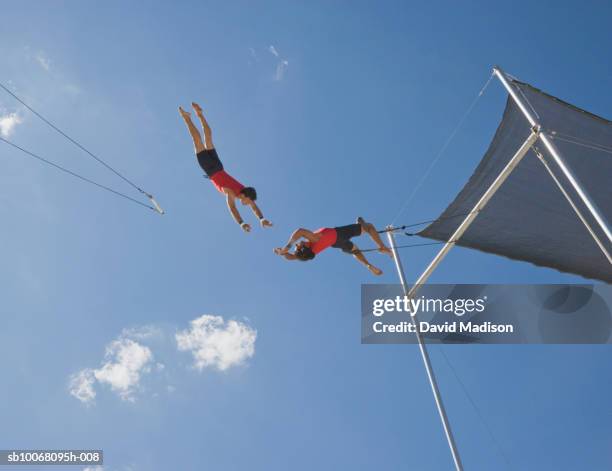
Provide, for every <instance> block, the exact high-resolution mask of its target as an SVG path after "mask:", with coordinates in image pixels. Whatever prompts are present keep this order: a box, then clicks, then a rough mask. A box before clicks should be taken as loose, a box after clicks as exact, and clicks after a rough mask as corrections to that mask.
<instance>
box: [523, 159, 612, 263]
mask: <svg viewBox="0 0 612 471" xmlns="http://www.w3.org/2000/svg"><path fill="white" fill-rule="evenodd" d="M533 151H534V152H535V154H536V155H537V156H538V159H539V160H540V162H542V165H544V167H545V168H546V170H547V171H548V174H549V175H550V177H551V178H552V179H553V180H554V182H555V183H556V184H557V187H559V190H561V193H563V196H565V199H566V200H567V202H568V203H569V204H570V206H571V207H572V208H573V210H574V212H575V213H576V215H577V216H578V217H579V218H580V220H581V221H582V224H584V225H585V227H586V228H587V229H588V231H589V232H590V233H591V236H592V237H593V239H595V242H596V243H597V245H598V246H599V248H600V249H601V251H602V252H603V253H604V255H605V256H606V258H607V259H608V262H610V264H612V256H610V252H608V249H606V247H605V246H604V244H603V242H602V241H601V240H600V239H599V237H598V236H597V234H595V231H594V230H593V228H592V227H591V225H590V224H589V222H588V221H587V220H586V218H585V217H584V215H583V214H582V212H581V211H580V209H578V206H576V203H574V200H573V199H572V197H571V196H570V195H569V193H568V192H567V191H566V190H565V188H564V187H563V184H562V183H561V182H560V181H559V179H558V178H557V176H556V175H555V173H554V172H553V170H552V168H550V165H548V162H546V159H545V158H544V156H543V155H542V153H541V152H540V151H539V150H537V149H536V148H534V149H533Z"/></svg>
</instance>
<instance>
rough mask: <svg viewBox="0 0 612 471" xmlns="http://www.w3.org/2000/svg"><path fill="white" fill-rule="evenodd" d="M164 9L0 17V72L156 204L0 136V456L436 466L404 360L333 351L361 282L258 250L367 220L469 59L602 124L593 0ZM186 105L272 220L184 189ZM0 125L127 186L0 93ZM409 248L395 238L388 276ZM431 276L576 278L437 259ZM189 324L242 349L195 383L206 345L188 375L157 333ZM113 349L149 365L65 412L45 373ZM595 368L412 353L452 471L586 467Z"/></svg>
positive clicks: (602, 403)
mask: <svg viewBox="0 0 612 471" xmlns="http://www.w3.org/2000/svg"><path fill="white" fill-rule="evenodd" d="M176 3H177V2H147V3H139V4H136V3H126V2H104V4H102V3H93V2H53V3H52V4H51V3H46V2H11V3H7V4H5V5H3V9H2V20H3V21H2V23H3V26H2V30H1V31H0V53H1V57H2V68H1V70H0V81H2V82H3V83H9V84H11V86H13V87H14V89H15V90H16V91H17V92H18V93H19V94H20V95H21V96H22V97H24V98H25V99H27V100H28V101H29V102H30V103H31V104H32V105H33V106H35V107H36V108H37V109H39V110H40V111H41V112H43V113H44V114H45V115H46V116H48V117H49V118H50V119H52V120H53V121H55V122H56V123H58V124H60V125H61V127H62V128H64V129H65V130H67V131H68V132H69V133H70V134H72V135H74V136H76V137H78V138H79V140H81V141H82V142H83V143H85V144H86V145H87V146H88V147H89V148H91V149H92V150H94V151H95V152H96V153H97V154H99V155H101V156H104V157H105V158H106V160H108V162H109V163H111V164H112V165H114V166H116V167H117V168H119V169H121V170H122V171H123V172H124V173H125V174H126V175H128V176H129V177H131V178H133V179H134V180H135V181H137V182H138V183H139V184H140V185H142V186H143V187H144V188H145V189H146V190H148V191H150V192H152V193H154V194H155V195H156V197H157V198H158V200H159V201H160V203H161V204H162V205H163V206H164V208H165V209H166V211H167V214H166V215H165V216H163V217H159V216H156V215H155V214H154V213H152V212H150V211H148V210H143V209H141V208H139V207H137V206H132V205H130V204H129V203H126V202H124V201H122V200H121V199H118V198H116V197H114V196H112V195H109V194H105V193H103V192H100V191H99V190H97V189H95V188H91V187H89V186H86V185H84V184H82V183H81V182H78V181H76V180H73V179H71V178H70V177H67V176H64V175H62V174H58V173H56V172H55V171H54V170H52V169H49V168H47V167H44V166H41V165H40V164H39V163H38V162H35V161H32V160H30V159H28V158H26V157H24V156H22V155H21V154H19V153H17V152H16V151H13V150H11V149H10V148H8V147H6V146H5V145H3V146H2V147H0V166H1V167H0V201H1V204H0V214H1V215H2V219H3V228H4V230H3V231H2V236H1V240H2V246H3V263H2V267H3V268H2V269H0V284H1V285H2V286H3V288H4V289H3V296H2V304H1V306H2V319H3V329H2V330H1V331H0V369H1V371H2V373H3V381H2V388H1V392H0V402H1V404H2V406H0V422H1V423H2V424H3V425H4V426H3V427H0V445H1V447H2V448H12V447H16V448H101V449H104V451H105V453H106V465H105V468H104V469H105V471H127V470H131V471H140V470H147V471H151V470H153V471H154V470H166V469H182V470H201V469H225V470H238V469H241V470H242V469H251V470H260V469H261V470H270V469H287V468H291V469H294V470H302V469H304V470H307V469H308V470H310V469H313V468H315V469H363V470H374V469H385V470H396V469H397V470H399V469H414V470H442V469H450V467H451V459H450V455H449V453H448V450H447V448H446V443H445V440H444V436H443V433H442V429H441V426H440V423H439V420H438V418H437V414H436V410H435V407H434V403H433V400H432V397H431V393H430V390H429V386H428V384H427V382H426V379H425V375H424V371H423V368H422V365H421V362H420V358H419V356H418V351H417V349H416V347H414V346H365V345H361V344H360V331H359V330H360V306H359V303H360V299H359V292H360V291H359V290H360V284H361V283H364V282H372V281H374V279H373V278H371V276H370V275H369V273H368V272H367V271H366V270H365V269H363V268H362V267H360V266H359V265H357V263H355V262H354V261H352V260H351V259H349V258H348V257H346V256H344V255H343V254H341V253H329V254H325V256H322V257H320V259H319V260H317V261H316V262H312V263H309V264H300V265H297V264H291V263H286V262H284V261H283V260H281V259H280V258H278V257H274V256H273V254H272V247H274V246H277V245H280V243H281V242H284V241H285V240H286V238H287V237H288V235H289V233H290V232H291V231H292V230H293V229H294V228H296V227H299V226H304V227H310V228H313V229H314V228H317V227H321V226H333V225H342V224H346V223H350V222H352V221H353V220H354V219H355V218H356V216H358V215H362V216H364V217H365V218H366V219H369V220H371V221H372V222H374V223H375V224H378V225H381V226H382V225H385V224H387V223H389V222H390V221H391V220H392V219H393V218H394V217H395V216H396V215H397V212H398V211H399V209H400V208H401V206H402V203H403V201H404V200H405V199H406V197H407V195H408V194H409V193H410V191H411V187H412V185H414V184H415V182H416V181H418V179H419V178H420V176H421V175H422V174H423V172H424V171H425V170H426V169H427V166H428V164H429V162H430V161H431V159H432V157H433V156H434V155H435V154H436V153H437V152H438V150H439V149H440V147H441V145H442V144H443V143H444V141H445V140H446V138H447V136H448V135H449V134H450V133H451V131H452V130H453V128H454V127H455V125H456V123H457V122H458V120H459V119H460V117H461V115H462V114H463V112H464V111H465V109H466V108H467V107H468V106H469V104H470V103H471V101H472V100H473V99H474V97H475V96H476V94H477V93H478V91H479V90H480V88H481V87H482V85H483V84H484V82H485V81H486V79H487V77H488V76H489V74H490V70H491V67H492V66H493V65H494V64H499V65H501V66H502V67H504V68H505V69H506V70H507V71H509V72H511V73H512V74H513V75H515V76H517V77H519V78H521V79H523V80H525V81H528V82H530V83H532V84H533V85H535V86H537V87H539V88H543V89H545V90H546V91H548V92H550V93H552V94H554V95H556V96H559V97H561V98H563V99H565V100H568V101H570V102H572V103H574V104H576V105H578V106H581V107H584V108H586V109H588V110H590V111H592V112H594V113H597V114H601V115H603V116H607V117H610V116H611V115H612V109H610V103H609V100H607V99H606V98H605V97H608V96H609V90H610V88H611V86H612V70H611V69H610V67H609V64H608V61H607V59H606V58H607V57H608V56H609V44H610V40H611V39H612V38H611V36H610V28H609V25H610V20H611V19H612V7H610V6H609V5H608V4H606V2H580V3H579V2H512V3H499V2H498V3H491V2H448V1H446V2H427V3H423V2H422V3H419V4H418V5H417V4H412V5H410V4H408V3H406V2H378V3H374V2H357V1H356V2H308V3H306V2H262V3H258V4H257V5H255V4H254V2H216V3H208V2H206V3H204V2H178V3H179V4H178V5H177V4H176ZM270 46H274V48H275V51H276V52H277V54H278V57H277V56H276V55H274V54H272V53H271V51H270ZM283 61H286V63H285V62H283ZM279 67H280V69H279ZM504 99H505V95H504V92H503V90H502V89H501V86H500V85H499V84H497V83H495V82H493V83H491V85H490V87H489V89H488V90H487V93H486V94H485V96H484V97H483V98H482V99H481V100H480V101H479V103H478V105H477V107H476V108H475V110H474V112H473V113H472V115H471V116H470V118H469V120H468V121H467V122H466V124H465V126H464V127H463V129H462V130H461V132H460V133H459V134H458V135H457V138H456V139H455V140H454V142H453V144H452V145H451V146H450V148H449V150H448V152H447V153H446V154H445V155H444V157H443V159H442V160H441V161H440V163H439V164H438V165H437V167H436V168H435V169H434V171H433V172H432V174H431V176H430V178H429V179H428V180H427V181H426V183H425V184H424V185H423V187H422V188H421V189H420V191H419V192H418V193H417V195H416V196H415V198H413V200H412V201H411V204H410V205H409V206H408V207H407V208H406V210H405V211H404V212H403V213H402V215H401V216H400V217H399V218H398V222H407V223H408V222H412V221H420V220H423V219H429V218H431V217H435V216H436V215H437V214H439V212H440V211H441V210H442V209H443V208H445V207H446V205H447V204H448V203H449V202H450V201H451V199H452V198H453V196H454V195H455V193H456V192H457V191H458V190H459V189H460V188H461V186H462V185H463V183H464V182H465V181H466V179H467V178H468V176H469V175H470V174H471V172H472V171H473V169H474V167H475V166H476V164H477V163H478V161H479V159H480V158H481V156H482V154H483V152H484V151H485V150H486V147H487V145H488V143H489V141H490V139H491V137H492V135H493V132H494V131H495V128H496V126H497V123H498V120H499V117H500V116H501V113H502V110H503V104H504ZM192 100H198V101H199V102H200V103H201V104H202V106H203V107H204V109H205V111H206V113H207V117H208V118H209V120H210V123H211V126H212V127H213V132H214V133H215V143H216V146H217V148H218V150H219V154H220V156H221V158H222V159H223V160H224V163H225V165H226V168H227V169H228V170H229V171H230V172H231V173H232V174H234V175H235V176H236V177H237V178H238V179H240V180H241V181H243V182H245V183H249V184H252V185H253V186H255V187H256V188H257V189H258V191H259V194H260V199H259V201H260V202H261V204H260V206H261V208H262V209H263V211H264V214H266V215H267V216H268V217H269V218H270V219H271V220H272V221H273V222H274V223H275V227H274V229H273V230H268V231H263V230H261V229H259V228H256V229H255V230H254V231H253V232H252V233H251V234H248V235H247V234H244V233H242V232H241V231H240V230H239V228H238V227H237V226H236V225H235V224H234V223H233V222H232V221H231V219H230V218H229V216H228V214H227V210H226V208H225V207H224V203H223V199H222V198H221V197H220V196H219V195H218V194H217V192H216V191H215V190H214V188H212V186H211V185H210V183H209V182H207V181H206V180H205V179H204V178H202V176H201V171H200V169H199V167H198V166H197V164H196V162H195V158H194V156H193V151H192V145H191V142H190V140H189V137H188V135H187V132H186V130H185V128H184V125H183V123H182V122H181V121H180V118H179V116H178V113H177V112H176V108H177V106H178V105H179V104H182V105H183V106H187V105H189V103H190V102H191V101H192ZM0 113H1V114H2V115H4V116H10V115H11V114H13V113H17V116H18V119H17V120H18V121H21V122H20V123H18V124H16V126H14V128H13V129H12V134H11V139H12V140H14V141H15V142H16V143H19V144H23V145H24V146H25V147H27V148H29V149H31V150H32V151H35V152H38V153H41V154H42V155H44V156H46V157H48V158H51V159H54V160H56V161H57V162H60V163H62V164H64V165H66V166H69V167H70V168H72V169H75V170H78V171H80V172H82V173H83V174H85V175H87V176H90V177H93V178H95V179H97V180H99V181H101V182H102V183H105V184H109V185H111V186H113V187H116V188H121V189H123V190H126V191H130V188H129V187H126V186H124V183H123V182H121V181H120V180H118V179H117V178H116V177H115V176H114V175H112V174H110V173H109V172H108V171H106V170H105V169H104V168H101V167H100V166H99V165H98V164H97V163H96V162H94V161H92V160H91V159H88V158H87V157H86V156H84V155H83V154H82V153H80V152H79V151H78V150H77V149H75V148H74V147H73V146H71V145H70V144H69V143H68V142H66V141H65V140H64V139H62V138H61V136H58V135H57V134H55V133H54V132H53V131H52V130H50V129H48V128H47V127H45V126H44V124H42V123H41V122H39V121H37V120H36V118H35V117H33V116H32V115H31V114H28V113H27V112H25V111H24V110H23V109H22V108H20V107H19V106H18V104H17V103H15V102H14V101H13V100H12V99H11V98H10V97H8V96H7V95H6V94H3V95H0ZM13 119H14V118H13ZM248 220H250V216H249V219H248ZM364 245H365V243H364ZM433 253H434V250H433V249H432V250H429V249H422V250H409V251H404V253H403V254H402V255H403V260H404V263H405V268H406V271H407V275H408V277H409V279H411V280H412V279H414V278H415V277H416V276H417V275H418V274H419V273H420V271H421V270H422V269H423V268H424V266H425V265H426V263H427V261H428V260H429V259H430V258H431V256H432V255H433ZM372 257H373V260H375V261H376V262H378V263H379V264H380V266H381V267H382V269H383V270H384V271H385V274H384V275H383V277H382V278H381V279H380V280H375V281H381V282H389V283H394V282H396V277H395V273H394V270H393V266H392V264H391V262H390V260H388V259H386V258H382V257H381V256H378V255H373V256H372ZM432 281H433V282H447V283H455V282H462V283H470V282H480V283H558V282H581V281H583V280H582V279H580V278H577V277H573V276H569V275H563V274H560V273H557V272H555V271H552V270H548V269H543V268H537V267H534V266H531V265H529V264H526V263H517V262H511V261H509V260H505V259H503V258H500V257H494V256H490V255H484V254H480V253H476V252H474V251H470V250H466V249H460V248H459V249H455V250H454V251H453V253H452V254H451V255H450V256H449V257H448V259H447V260H446V261H445V262H444V263H443V264H442V265H441V267H440V268H439V270H438V271H437V272H436V273H435V275H434V276H433V277H432ZM202 315H214V316H221V317H222V318H223V319H224V320H225V324H223V325H222V326H221V327H220V329H221V333H223V332H226V333H227V332H228V330H227V329H229V325H228V324H227V323H228V322H230V320H232V319H233V320H234V321H235V322H236V324H234V326H238V330H239V333H238V337H240V336H241V335H242V334H245V335H247V337H248V335H249V333H252V332H253V331H254V330H256V332H257V339H256V341H255V343H254V352H249V351H248V348H247V349H246V350H245V351H242V352H241V354H242V356H240V355H238V357H237V358H235V360H236V361H235V362H233V363H232V361H230V366H228V367H227V368H226V369H225V370H223V371H219V368H218V367H219V366H220V363H219V359H218V358H216V359H213V360H211V361H210V364H207V365H206V366H205V367H203V368H202V369H201V370H200V369H198V368H195V367H194V366H193V363H194V361H193V360H194V359H193V357H192V356H191V354H190V352H189V351H182V352H179V351H177V348H176V345H175V334H176V333H177V332H183V333H185V332H186V329H189V328H190V322H191V321H192V320H194V319H196V318H199V317H200V316H202ZM125 329H132V330H131V331H129V332H126V330H125ZM240 329H243V330H240ZM191 332H192V333H194V331H191ZM234 333H235V332H234ZM145 334H146V335H145ZM232 338H234V337H232ZM240 338H242V337H240ZM113 341H117V342H119V344H115V345H116V346H117V345H119V347H117V348H122V347H126V346H127V347H129V346H130V345H131V346H133V345H134V344H133V343H130V342H136V343H137V344H138V345H140V346H143V348H146V349H148V351H149V353H150V355H151V357H149V356H148V355H149V354H147V353H146V350H138V351H137V352H136V356H138V357H139V358H140V361H141V362H144V363H139V364H138V365H140V366H142V365H146V368H148V370H149V371H148V372H145V371H141V370H140V369H139V368H140V366H138V365H136V367H134V368H136V370H138V371H140V373H141V375H140V376H138V377H136V378H134V377H133V376H129V375H128V376H129V377H128V379H127V380H126V379H125V378H123V379H124V382H123V383H120V382H119V383H118V382H117V381H115V380H116V378H115V379H113V378H111V380H108V381H106V382H104V381H100V380H99V379H98V380H97V381H94V384H93V387H95V391H96V397H95V401H90V402H89V404H85V403H82V402H80V401H79V400H77V399H76V398H75V397H74V396H73V395H71V394H70V392H69V391H70V385H69V383H70V378H71V376H72V375H74V374H75V373H78V372H79V371H82V370H84V369H90V370H89V371H98V370H102V369H103V368H104V367H103V364H104V362H106V364H109V363H110V366H111V367H112V365H113V364H116V358H115V357H113V356H112V354H111V357H110V359H107V360H105V357H104V354H105V349H106V348H107V346H109V345H112V342H113ZM439 348H444V351H445V352H446V354H447V356H448V357H449V358H450V360H451V362H452V364H453V367H454V368H455V370H456V371H457V373H458V374H459V376H460V378H461V380H462V381H463V383H464V384H465V386H466V388H467V389H468V390H469V392H470V395H471V396H472V397H473V399H474V401H475V402H476V404H477V406H478V408H479V410H480V413H481V415H482V417H484V419H485V421H486V422H487V424H488V426H489V428H490V430H491V431H492V432H493V435H494V437H495V440H493V439H492V438H491V437H490V435H489V433H488V432H487V430H486V428H485V427H484V426H483V424H482V421H481V419H480V418H479V415H478V414H477V413H476V411H475V410H474V408H473V407H472V405H471V403H470V401H469V400H468V398H467V397H466V396H465V394H464V393H463V390H462V388H461V386H460V384H459V383H458V382H457V380H456V379H455V376H454V375H453V373H452V371H451V370H450V369H449V367H448V365H447V364H446V362H445V361H444V359H443V357H442V356H441V354H440V351H439ZM111 353H112V352H111ZM610 355H611V352H610V350H609V348H607V347H605V346H602V347H595V346H594V347H572V346H568V347H551V346H546V347H542V346H521V347H501V346H499V347H490V346H489V347H485V346H480V347H479V346H469V347H468V346H461V347H456V346H455V347H452V346H446V347H436V348H432V349H431V356H432V361H433V363H434V367H435V368H436V371H437V373H438V375H439V382H440V387H441V390H442V393H443V395H444V398H445V400H446V403H447V407H448V412H449V416H450V419H451V421H452V423H453V426H454V429H455V432H456V435H457V442H458V445H459V448H460V449H461V451H462V454H463V459H464V464H465V466H466V469H474V470H490V469H521V470H562V469H567V470H570V469H572V470H573V469H587V470H603V469H610V468H611V467H612V453H611V452H610V450H612V426H611V424H612V420H611V419H612V409H611V408H610V402H609V398H610V395H611V393H612V378H611V374H610V367H609V364H610V358H611V357H610ZM226 360H227V358H226ZM240 360H243V361H242V362H240ZM113 362H115V363H113ZM160 364H161V365H163V367H162V366H159V365H160ZM132 366H134V365H132ZM226 366H227V365H226ZM136 370H129V371H128V372H132V373H133V372H134V371H136ZM124 372H125V371H124ZM90 374H94V375H95V372H94V373H90ZM111 376H112V375H111ZM98 377H99V378H104V377H105V376H104V375H100V374H98ZM106 378H108V375H107V376H106ZM125 381H127V383H125ZM113 385H114V386H115V389H114V390H113V389H112V388H111V386H113ZM121 387H123V389H121ZM126 388H127V390H126ZM122 396H123V397H122ZM496 443H498V444H499V446H500V447H501V449H502V450H503V455H505V456H506V457H507V460H508V463H506V461H505V460H504V458H503V457H502V453H500V451H499V449H498V446H497V445H496Z"/></svg>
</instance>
